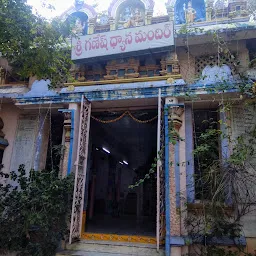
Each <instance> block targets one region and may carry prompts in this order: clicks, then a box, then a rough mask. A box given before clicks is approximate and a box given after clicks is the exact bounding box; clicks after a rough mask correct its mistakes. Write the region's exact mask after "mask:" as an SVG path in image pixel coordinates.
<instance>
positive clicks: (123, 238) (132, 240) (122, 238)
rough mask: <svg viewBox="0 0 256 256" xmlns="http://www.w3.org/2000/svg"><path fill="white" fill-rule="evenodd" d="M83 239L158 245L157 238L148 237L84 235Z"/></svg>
mask: <svg viewBox="0 0 256 256" xmlns="http://www.w3.org/2000/svg"><path fill="white" fill-rule="evenodd" d="M81 238H82V239H85V240H97V241H111V242H125V243H143V244H156V238H155V237H147V236H132V235H131V236H129V235H114V234H98V233H82V235H81Z"/></svg>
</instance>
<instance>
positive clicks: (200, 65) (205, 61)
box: [196, 54, 237, 76]
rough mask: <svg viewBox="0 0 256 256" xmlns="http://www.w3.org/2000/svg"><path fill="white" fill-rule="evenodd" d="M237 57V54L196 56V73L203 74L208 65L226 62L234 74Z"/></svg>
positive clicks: (220, 64) (212, 65)
mask: <svg viewBox="0 0 256 256" xmlns="http://www.w3.org/2000/svg"><path fill="white" fill-rule="evenodd" d="M236 62H237V61H236V57H235V55H232V54H228V55H224V54H221V55H219V56H218V55H205V56H198V57H196V75H197V76H201V75H202V71H203V69H204V68H205V67H206V66H210V67H214V66H218V65H219V66H222V65H224V64H226V65H228V66H229V67H230V69H231V71H232V75H235V74H236V68H235V67H236Z"/></svg>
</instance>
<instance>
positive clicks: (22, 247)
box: [0, 165, 73, 256]
mask: <svg viewBox="0 0 256 256" xmlns="http://www.w3.org/2000/svg"><path fill="white" fill-rule="evenodd" d="M1 176H2V177H4V178H6V179H7V182H6V183H5V184H4V185H3V184H2V185H1V186H0V227H1V232H0V250H2V251H16V252H18V255H20V256H25V255H27V256H28V255H32V256H51V255H55V252H56V249H57V248H58V246H59V244H60V242H61V240H62V239H64V238H65V235H66V234H67V222H68V217H69V213H70V208H71V202H72V192H73V176H72V175H71V176H68V177H66V178H64V179H59V178H58V173H57V172H56V171H50V172H49V171H41V172H39V171H34V170H31V171H30V173H29V175H27V173H26V170H25V168H24V165H21V166H20V167H19V170H18V172H17V173H15V172H11V174H10V175H9V174H5V173H2V172H1Z"/></svg>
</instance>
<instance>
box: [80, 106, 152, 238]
mask: <svg viewBox="0 0 256 256" xmlns="http://www.w3.org/2000/svg"><path fill="white" fill-rule="evenodd" d="M90 126H91V127H90V141H89V149H88V165H87V178H86V187H85V204H84V220H83V224H82V225H83V227H82V233H83V234H84V235H82V237H86V234H94V238H95V236H97V235H98V236H99V237H102V238H103V240H104V234H109V235H112V237H113V236H115V235H116V236H144V237H155V236H156V198H157V196H156V191H157V189H156V173H153V174H151V175H150V178H149V179H146V180H145V182H143V183H142V184H141V185H139V186H135V187H134V188H129V186H130V185H135V184H136V183H137V182H138V181H139V180H140V179H143V178H144V177H145V175H146V174H147V173H149V170H150V169H151V166H152V164H153V163H154V159H155V158H156V155H157V110H140V111H132V112H125V111H123V112H108V113H102V112H101V113H92V118H91V125H90ZM87 237H88V236H87ZM106 240H108V239H106Z"/></svg>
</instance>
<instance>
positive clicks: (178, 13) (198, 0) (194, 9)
mask: <svg viewBox="0 0 256 256" xmlns="http://www.w3.org/2000/svg"><path fill="white" fill-rule="evenodd" d="M174 9H175V23H176V24H184V23H187V22H190V23H191V22H202V21H205V20H206V9H205V0H176V3H175V8H174Z"/></svg>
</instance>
